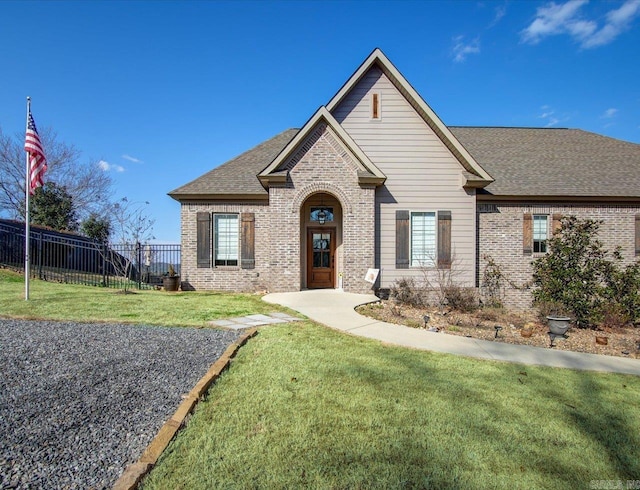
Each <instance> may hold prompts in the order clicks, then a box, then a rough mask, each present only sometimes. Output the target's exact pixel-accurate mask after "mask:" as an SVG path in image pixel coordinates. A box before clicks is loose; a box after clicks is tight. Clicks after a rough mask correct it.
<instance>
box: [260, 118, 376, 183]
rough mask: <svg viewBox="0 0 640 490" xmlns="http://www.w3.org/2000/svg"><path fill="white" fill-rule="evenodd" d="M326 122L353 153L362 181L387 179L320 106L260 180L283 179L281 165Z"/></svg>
mask: <svg viewBox="0 0 640 490" xmlns="http://www.w3.org/2000/svg"><path fill="white" fill-rule="evenodd" d="M321 122H324V123H325V124H326V125H327V126H328V127H330V128H331V129H332V130H333V132H334V133H335V134H336V136H338V138H340V140H342V144H343V145H344V147H345V148H346V149H347V151H349V152H350V153H351V156H352V157H353V159H354V160H355V162H356V163H357V164H358V166H359V167H360V169H359V171H358V177H359V179H360V181H361V182H367V183H371V184H378V185H380V184H382V183H384V181H385V180H386V176H385V175H384V174H383V173H382V172H381V171H380V169H379V168H378V167H376V166H375V165H374V164H373V162H372V161H371V160H370V159H369V157H368V156H367V155H366V154H365V153H364V152H363V151H362V150H361V149H360V147H359V146H358V145H357V144H356V142H355V141H353V139H352V138H351V136H349V134H348V133H347V132H346V131H345V130H344V128H343V127H342V126H340V123H338V121H336V120H335V118H334V117H333V116H332V115H331V113H330V112H329V111H328V110H327V109H326V108H325V107H320V108H319V109H318V110H317V111H316V113H315V114H314V115H313V116H311V118H310V119H309V120H308V121H307V122H306V123H305V125H304V126H303V127H302V128H301V129H300V131H298V133H297V134H296V135H295V136H294V137H293V138H292V139H291V140H290V141H289V143H287V145H286V146H285V147H284V148H283V149H282V151H281V152H280V153H279V154H278V156H277V157H276V158H275V159H274V160H273V162H271V164H270V165H269V166H268V167H267V168H265V169H264V170H263V171H262V172H261V173H260V174H259V175H258V178H259V179H260V181H261V182H262V183H263V184H265V185H267V184H268V182H269V181H270V180H272V179H274V178H276V179H278V180H282V178H283V177H284V178H286V174H282V173H281V172H280V170H281V168H280V167H281V166H282V165H283V164H284V163H286V161H287V159H288V158H289V157H290V156H291V155H293V154H294V152H295V151H296V150H297V149H298V148H299V147H300V145H301V144H303V143H304V141H305V139H306V138H307V137H308V136H309V134H310V133H311V132H312V131H313V130H314V129H315V127H316V126H317V125H318V124H319V123H321Z"/></svg>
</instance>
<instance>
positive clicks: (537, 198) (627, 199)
mask: <svg viewBox="0 0 640 490" xmlns="http://www.w3.org/2000/svg"><path fill="white" fill-rule="evenodd" d="M476 200H477V201H482V202H493V201H499V202H557V203H570V202H580V203H591V204H600V203H608V204H611V203H628V204H631V203H640V196H571V195H566V194H563V195H560V194H556V195H539V194H538V195H524V194H523V195H517V194H508V195H507V194H504V195H500V194H489V193H478V194H477V195H476Z"/></svg>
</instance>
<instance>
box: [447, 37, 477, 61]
mask: <svg viewBox="0 0 640 490" xmlns="http://www.w3.org/2000/svg"><path fill="white" fill-rule="evenodd" d="M453 43H454V44H453V55H454V56H453V60H454V61H455V62H457V63H461V62H463V61H465V60H466V59H467V55H470V54H477V53H479V52H480V40H479V39H477V38H476V39H474V40H473V41H471V42H469V43H466V44H465V43H464V36H457V37H454V38H453Z"/></svg>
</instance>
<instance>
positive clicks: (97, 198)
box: [0, 128, 112, 220]
mask: <svg viewBox="0 0 640 490" xmlns="http://www.w3.org/2000/svg"><path fill="white" fill-rule="evenodd" d="M39 134H40V140H41V141H42V144H43V146H44V151H45V155H46V157H47V167H48V169H47V172H46V174H45V180H46V181H50V182H55V183H56V184H57V185H58V186H59V187H64V188H65V189H66V191H67V192H68V193H69V194H70V195H71V197H72V199H73V205H74V211H75V212H76V213H77V216H78V218H80V220H82V219H84V218H86V217H88V216H89V215H90V214H91V213H98V214H104V210H105V209H107V208H108V207H109V206H110V199H111V195H112V191H111V187H112V181H111V177H109V175H108V174H106V173H105V172H103V171H101V170H100V169H99V167H98V163H97V162H89V163H82V162H81V161H80V150H78V149H77V148H76V147H75V146H73V145H69V144H67V143H64V142H61V141H59V140H58V137H57V134H56V132H55V131H53V130H52V129H51V128H44V129H42V130H41V131H39ZM25 165H26V163H25V151H24V133H16V134H15V135H14V136H13V137H11V136H9V135H7V134H4V133H3V132H2V129H1V128H0V214H5V215H7V216H9V217H11V218H13V219H20V218H22V219H24V198H25V196H24V189H25V181H24V179H25Z"/></svg>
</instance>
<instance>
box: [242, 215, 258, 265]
mask: <svg viewBox="0 0 640 490" xmlns="http://www.w3.org/2000/svg"><path fill="white" fill-rule="evenodd" d="M241 220H242V228H241V233H242V238H241V243H242V246H241V251H240V256H241V258H242V268H243V269H254V268H255V266H256V259H255V243H256V234H255V229H256V226H255V225H256V221H255V214H254V213H242V215H241Z"/></svg>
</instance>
